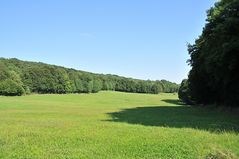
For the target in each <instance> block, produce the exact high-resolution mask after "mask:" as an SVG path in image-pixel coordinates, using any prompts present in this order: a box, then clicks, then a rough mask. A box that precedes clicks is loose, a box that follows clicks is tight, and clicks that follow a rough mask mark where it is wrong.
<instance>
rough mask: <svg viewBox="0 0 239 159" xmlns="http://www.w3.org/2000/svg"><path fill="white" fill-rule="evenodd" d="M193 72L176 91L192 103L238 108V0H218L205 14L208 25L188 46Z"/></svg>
mask: <svg viewBox="0 0 239 159" xmlns="http://www.w3.org/2000/svg"><path fill="white" fill-rule="evenodd" d="M188 52H189V54H190V56H191V58H190V60H189V61H188V62H189V64H190V65H191V67H192V69H191V71H190V73H189V76H188V79H187V80H184V81H183V82H182V84H181V87H180V90H179V97H180V98H181V99H182V100H183V101H184V102H186V103H191V104H204V105H207V104H218V105H226V106H237V107H238V106H239V0H221V1H219V2H217V3H215V6H214V7H212V8H211V9H210V10H208V12H207V23H206V25H205V27H204V29H203V32H202V35H200V37H199V38H198V39H197V40H196V41H195V44H193V45H189V46H188Z"/></svg>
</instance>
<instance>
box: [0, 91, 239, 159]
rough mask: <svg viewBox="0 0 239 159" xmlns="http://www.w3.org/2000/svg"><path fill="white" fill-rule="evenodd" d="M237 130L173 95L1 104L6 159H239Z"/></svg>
mask: <svg viewBox="0 0 239 159" xmlns="http://www.w3.org/2000/svg"><path fill="white" fill-rule="evenodd" d="M238 123H239V116H238V114H233V113H226V112H219V111H215V110H213V109H212V110H210V109H202V108H199V107H189V106H185V105H180V103H179V102H178V100H177V95H175V94H161V95H146V94H129V93H119V92H100V93H97V94H79V95H78V94H70V95H31V96H23V97H0V158H10V159H14V158H17V159H21V158H22V159H23V158H24V159H27V158H29V159H34V158H42V159H43V158H44V159H45V158H54V159H55V158H68V159H73V158H102V159H105V158H109V159H111V158H124V159H125V158H207V157H208V158H210V157H217V156H219V157H225V158H237V157H238V156H239V134H238V132H239V124H238Z"/></svg>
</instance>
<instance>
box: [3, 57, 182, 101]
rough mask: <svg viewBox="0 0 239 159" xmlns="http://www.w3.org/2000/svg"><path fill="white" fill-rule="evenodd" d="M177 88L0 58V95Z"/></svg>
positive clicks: (168, 83)
mask: <svg viewBox="0 0 239 159" xmlns="http://www.w3.org/2000/svg"><path fill="white" fill-rule="evenodd" d="M178 88H179V85H178V84H176V83H172V82H169V81H166V80H161V81H150V80H147V81H145V80H138V79H132V78H125V77H120V76H117V75H103V74H94V73H89V72H84V71H78V70H75V69H68V68H64V67H60V66H55V65H49V64H44V63H37V62H27V61H21V60H18V59H5V58H0V95H7V96H15V95H23V94H30V93H59V94H62V93H96V92H98V91H100V90H114V91H122V92H132V93H151V94H158V93H160V92H166V93H171V92H177V91H178Z"/></svg>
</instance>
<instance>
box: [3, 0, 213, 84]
mask: <svg viewBox="0 0 239 159" xmlns="http://www.w3.org/2000/svg"><path fill="white" fill-rule="evenodd" d="M215 1H216V0H183V1H179V0H38V1H37V0H36V1H32V0H21V1H19V0H1V1H0V21H1V25H0V57H6V58H13V57H15V58H19V59H22V60H30V61H41V62H45V63H50V64H56V65H61V66H66V67H72V68H75V69H80V70H85V71H90V72H96V73H111V74H118V75H122V76H126V77H133V78H139V79H152V80H156V79H167V80H170V81H173V82H177V83H180V82H181V80H182V79H183V78H186V77H187V74H188V71H189V69H190V68H189V66H188V65H187V64H186V60H187V59H188V58H189V56H188V53H187V47H186V44H187V42H190V43H193V42H194V40H195V38H197V37H198V36H199V35H200V34H201V32H202V28H203V26H204V24H205V18H206V10H207V9H209V8H210V7H211V6H213V4H214V3H215Z"/></svg>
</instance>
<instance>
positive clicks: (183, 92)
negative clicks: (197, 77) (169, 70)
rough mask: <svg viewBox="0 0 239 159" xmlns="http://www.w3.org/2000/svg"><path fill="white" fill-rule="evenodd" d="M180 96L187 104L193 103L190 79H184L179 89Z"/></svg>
mask: <svg viewBox="0 0 239 159" xmlns="http://www.w3.org/2000/svg"><path fill="white" fill-rule="evenodd" d="M178 97H179V99H180V100H181V101H183V102H184V103H187V104H192V99H191V96H190V89H189V87H188V80H186V79H185V80H183V81H182V83H181V86H180V87H179V90H178Z"/></svg>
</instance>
